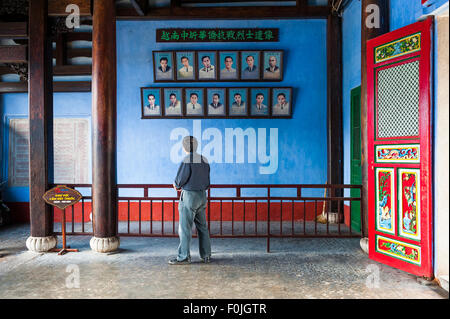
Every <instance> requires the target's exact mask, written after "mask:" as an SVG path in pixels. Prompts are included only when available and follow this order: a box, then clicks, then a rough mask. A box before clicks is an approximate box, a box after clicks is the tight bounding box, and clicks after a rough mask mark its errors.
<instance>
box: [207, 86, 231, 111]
mask: <svg viewBox="0 0 450 319" xmlns="http://www.w3.org/2000/svg"><path fill="white" fill-rule="evenodd" d="M206 102H207V105H208V116H225V115H226V111H225V104H226V89H225V88H208V89H206Z"/></svg>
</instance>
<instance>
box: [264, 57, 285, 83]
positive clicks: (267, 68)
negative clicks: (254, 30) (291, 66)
mask: <svg viewBox="0 0 450 319" xmlns="http://www.w3.org/2000/svg"><path fill="white" fill-rule="evenodd" d="M262 65H263V80H271V81H281V80H282V79H283V51H263V63H262Z"/></svg>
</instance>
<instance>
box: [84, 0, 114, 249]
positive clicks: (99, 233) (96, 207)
mask: <svg viewBox="0 0 450 319" xmlns="http://www.w3.org/2000/svg"><path fill="white" fill-rule="evenodd" d="M92 28H93V29H92V209H93V218H94V237H92V239H91V241H90V245H91V248H92V249H93V250H94V251H98V252H110V251H114V250H116V249H117V248H118V247H119V244H120V242H119V238H118V237H117V185H116V184H117V178H116V117H117V116H116V31H115V30H116V14H115V4H114V1H113V0H96V1H94V2H93V18H92Z"/></svg>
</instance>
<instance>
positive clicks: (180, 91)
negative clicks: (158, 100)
mask: <svg viewBox="0 0 450 319" xmlns="http://www.w3.org/2000/svg"><path fill="white" fill-rule="evenodd" d="M175 91H178V92H177V94H176V95H175V96H176V97H178V96H179V97H180V98H179V99H177V100H178V101H177V102H180V112H179V114H173V115H169V114H167V113H168V110H167V109H168V108H169V107H170V102H169V101H170V96H171V95H172V94H173V93H174V92H175ZM163 105H164V111H163V117H164V118H183V116H184V89H183V88H181V87H174V88H163ZM175 105H178V103H176V104H175ZM175 107H176V106H175Z"/></svg>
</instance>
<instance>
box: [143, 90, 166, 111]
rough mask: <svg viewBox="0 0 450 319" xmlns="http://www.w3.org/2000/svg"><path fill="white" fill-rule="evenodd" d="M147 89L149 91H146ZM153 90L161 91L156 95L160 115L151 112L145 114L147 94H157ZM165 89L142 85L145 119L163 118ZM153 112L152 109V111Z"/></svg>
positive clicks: (156, 104)
mask: <svg viewBox="0 0 450 319" xmlns="http://www.w3.org/2000/svg"><path fill="white" fill-rule="evenodd" d="M145 91H147V92H148V93H147V92H145ZM153 91H159V92H158V94H159V96H158V97H156V96H155V106H159V115H151V114H145V113H146V112H145V107H146V106H145V102H144V101H147V99H146V96H148V95H149V94H155V93H154V92H153ZM163 100H164V98H163V90H162V88H156V87H146V88H145V87H142V88H141V118H142V119H145V118H148V119H152V118H161V117H162V116H163ZM150 112H151V111H150Z"/></svg>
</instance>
